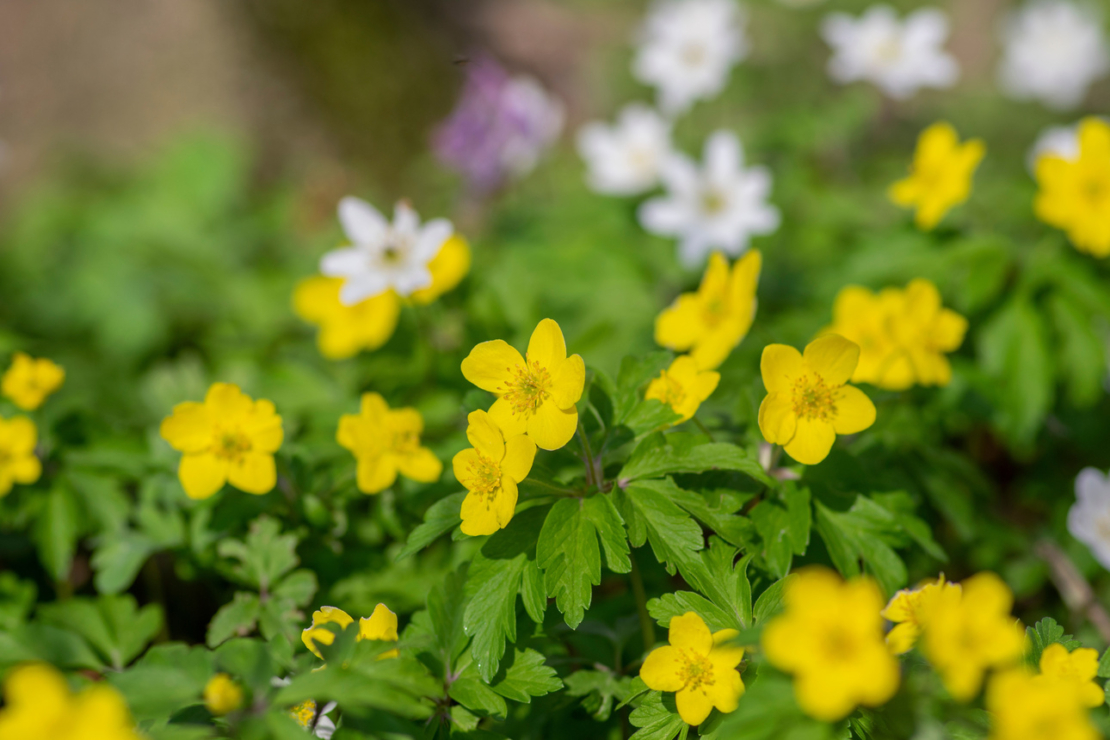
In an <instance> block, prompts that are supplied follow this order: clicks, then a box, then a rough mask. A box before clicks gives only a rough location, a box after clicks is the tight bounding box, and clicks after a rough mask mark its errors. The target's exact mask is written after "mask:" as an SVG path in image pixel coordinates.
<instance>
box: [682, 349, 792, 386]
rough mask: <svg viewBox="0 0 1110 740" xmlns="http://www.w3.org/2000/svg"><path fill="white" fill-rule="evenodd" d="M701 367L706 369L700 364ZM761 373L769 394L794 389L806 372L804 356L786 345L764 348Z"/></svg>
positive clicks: (760, 361) (760, 363) (760, 362)
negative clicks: (796, 382) (799, 378)
mask: <svg viewBox="0 0 1110 740" xmlns="http://www.w3.org/2000/svg"><path fill="white" fill-rule="evenodd" d="M698 365H699V366H700V367H705V365H702V364H701V363H700V362H699V363H698ZM759 372H760V374H761V375H762V376H763V385H764V387H766V388H767V392H768V393H779V392H784V391H791V390H793V389H794V381H795V380H797V379H798V376H800V375H801V374H802V373H804V372H805V365H804V364H803V362H802V355H801V353H800V352H798V350H796V349H794V348H793V347H790V346H787V345H785V344H769V345H767V346H766V347H764V348H763V356H762V357H761V358H760V360H759Z"/></svg>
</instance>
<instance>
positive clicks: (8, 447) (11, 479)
mask: <svg viewBox="0 0 1110 740" xmlns="http://www.w3.org/2000/svg"><path fill="white" fill-rule="evenodd" d="M37 443H38V430H37V429H36V428H35V423H34V422H33V421H31V420H30V419H28V418H27V417H25V416H16V417H15V418H13V419H5V418H4V417H2V416H0V497H2V496H7V495H8V493H9V492H10V491H11V490H12V486H13V485H15V484H16V483H23V484H27V483H34V482H35V481H37V480H38V479H39V476H40V475H42V463H41V462H39V459H38V458H37V457H35V445H36V444H37Z"/></svg>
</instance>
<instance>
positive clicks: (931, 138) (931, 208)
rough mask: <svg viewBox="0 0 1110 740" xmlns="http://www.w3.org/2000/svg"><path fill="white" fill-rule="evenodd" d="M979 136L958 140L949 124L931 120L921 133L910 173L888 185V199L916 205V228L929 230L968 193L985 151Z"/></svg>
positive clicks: (911, 206) (910, 205)
mask: <svg viewBox="0 0 1110 740" xmlns="http://www.w3.org/2000/svg"><path fill="white" fill-rule="evenodd" d="M986 152H987V149H986V146H985V145H984V144H983V142H982V141H981V140H980V139H971V140H969V141H966V142H964V143H962V144H961V143H960V136H959V134H957V133H956V129H954V128H952V126H951V124H948V123H944V122H940V123H934V124H933V125H932V126H930V127H929V128H927V129H925V130H924V131H923V132H921V136H919V137H918V139H917V150H916V151H915V152H914V155H913V165H912V166H911V167H910V175H909V177H907V178H905V179H904V180H899V181H898V182H896V183H894V184H893V185H892V186H891V187H890V199H891V200H892V201H894V202H895V203H896V204H898V205H900V206H903V207H905V208H916V209H917V210H916V215H915V217H914V220H915V222H916V223H917V226H918V228H920V229H922V230H924V231H928V230H930V229H932V228H934V227H936V225H937V224H939V223H940V221H941V219H942V218H944V215H945V214H946V213H948V211H950V210H951V209H952V208H955V207H956V206H958V205H960V204H961V203H963V202H964V201H966V200H967V198H968V196H969V195H970V194H971V178H972V176H973V175H974V174H975V169H976V168H977V167H978V166H979V162H981V161H982V159H983V156H984V155H985V154H986Z"/></svg>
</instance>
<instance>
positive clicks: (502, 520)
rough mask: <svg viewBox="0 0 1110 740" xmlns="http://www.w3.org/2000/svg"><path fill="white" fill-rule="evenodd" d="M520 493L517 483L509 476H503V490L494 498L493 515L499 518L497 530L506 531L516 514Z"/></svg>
mask: <svg viewBox="0 0 1110 740" xmlns="http://www.w3.org/2000/svg"><path fill="white" fill-rule="evenodd" d="M518 497H519V491H518V490H517V487H516V482H515V481H513V479H512V478H510V477H509V476H507V475H502V476H501V488H500V489H499V490H498V491H497V492H496V495H495V496H494V497H493V513H494V515H495V516H496V517H497V528H498V529H504V528H505V527H507V526H509V522H510V521H512V518H513V514H515V513H516V502H517V498H518Z"/></svg>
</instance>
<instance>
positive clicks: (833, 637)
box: [822, 628, 859, 661]
mask: <svg viewBox="0 0 1110 740" xmlns="http://www.w3.org/2000/svg"><path fill="white" fill-rule="evenodd" d="M822 647H823V648H824V652H825V655H826V656H827V657H828V658H829V659H830V660H834V661H843V660H848V659H850V658H852V657H854V656H855V655H856V654H857V653H858V652H859V651H858V650H857V649H856V644H855V640H853V639H852V636H851V635H849V634H848V633H847V632H845V631H844V630H843V629H839V628H832V629H830V630H829V631H828V632H826V633H825V639H824V640H823V641H822Z"/></svg>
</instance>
